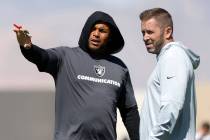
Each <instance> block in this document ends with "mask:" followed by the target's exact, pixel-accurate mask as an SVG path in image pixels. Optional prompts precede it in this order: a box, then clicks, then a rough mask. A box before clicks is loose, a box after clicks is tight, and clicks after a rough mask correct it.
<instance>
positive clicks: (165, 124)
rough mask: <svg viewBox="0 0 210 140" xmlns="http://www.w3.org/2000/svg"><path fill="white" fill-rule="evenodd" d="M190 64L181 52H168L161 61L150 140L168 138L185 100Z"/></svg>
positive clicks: (165, 139) (164, 139)
mask: <svg viewBox="0 0 210 140" xmlns="http://www.w3.org/2000/svg"><path fill="white" fill-rule="evenodd" d="M190 67H191V66H190V65H189V63H188V61H187V59H186V56H185V55H184V54H183V53H178V54H176V55H174V54H169V55H167V56H166V57H165V58H164V59H163V60H162V62H161V65H160V69H159V74H160V75H159V78H160V92H161V93H160V94H161V97H160V109H159V114H158V116H157V118H158V119H157V124H155V126H154V127H153V128H152V131H151V135H150V137H151V139H152V140H168V136H169V135H170V133H171V132H172V131H173V128H174V126H175V124H176V121H177V119H178V117H179V115H180V113H181V110H182V108H183V105H184V102H185V94H186V89H187V84H188V79H189V75H190Z"/></svg>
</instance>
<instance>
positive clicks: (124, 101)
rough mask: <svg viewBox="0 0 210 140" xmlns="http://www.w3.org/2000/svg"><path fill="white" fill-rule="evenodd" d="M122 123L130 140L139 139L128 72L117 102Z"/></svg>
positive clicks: (137, 120)
mask: <svg viewBox="0 0 210 140" xmlns="http://www.w3.org/2000/svg"><path fill="white" fill-rule="evenodd" d="M118 108H119V111H120V114H121V117H122V120H123V123H124V125H125V127H126V129H127V131H128V134H129V137H130V139H131V140H138V139H139V120H140V119H139V113H138V108H137V103H136V99H135V96H134V91H133V86H132V83H131V79H130V75H129V72H128V71H127V73H126V78H125V83H124V85H123V90H122V93H121V96H120V99H119V101H118Z"/></svg>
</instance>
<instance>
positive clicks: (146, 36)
mask: <svg viewBox="0 0 210 140" xmlns="http://www.w3.org/2000/svg"><path fill="white" fill-rule="evenodd" d="M143 40H144V41H147V40H149V36H148V34H146V33H145V34H144V36H143Z"/></svg>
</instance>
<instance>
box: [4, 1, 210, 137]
mask: <svg viewBox="0 0 210 140" xmlns="http://www.w3.org/2000/svg"><path fill="white" fill-rule="evenodd" d="M0 2H1V4H0V19H1V22H0V139H1V140H14V139H16V140H37V139H38V140H52V138H53V127H54V95H55V94H54V91H55V89H54V81H53V78H52V77H51V76H50V75H49V74H46V73H40V72H38V70H37V68H36V66H35V65H33V64H32V63H30V62H28V61H27V60H26V59H25V58H24V57H23V56H22V54H21V52H20V49H19V46H18V43H17V41H16V36H15V34H14V32H13V31H12V30H13V23H17V24H21V25H23V27H24V28H26V29H28V30H29V32H30V34H31V35H32V42H33V43H34V44H36V45H38V46H40V47H42V48H52V47H57V46H62V45H65V46H69V47H76V46H78V39H79V36H80V33H81V30H82V28H83V25H84V23H85V21H86V19H87V18H88V16H89V15H90V14H92V13H93V12H94V11H98V10H100V11H104V12H107V13H108V14H110V15H111V16H112V17H113V18H114V20H115V22H116V24H117V25H118V27H119V28H120V31H121V33H122V35H123V37H124V39H125V47H124V49H123V50H122V51H121V52H120V53H118V54H116V56H118V57H120V58H121V59H122V60H123V61H124V62H125V63H126V65H127V66H128V68H129V70H130V75H131V80H132V83H133V87H134V90H135V95H136V98H137V102H138V106H139V110H140V109H141V104H142V100H143V97H144V94H145V87H146V83H147V78H148V77H149V75H150V73H151V71H152V70H153V68H154V66H155V63H156V58H155V55H151V54H148V53H147V51H146V49H145V47H144V43H143V41H142V35H141V32H140V21H139V18H138V16H139V14H140V12H142V11H143V10H145V9H148V8H154V7H161V8H165V9H166V10H168V11H169V12H170V13H171V15H172V17H173V20H174V38H175V40H176V41H180V42H183V43H184V44H185V45H186V46H187V47H189V48H190V49H192V50H193V51H194V52H196V53H197V54H199V55H200V57H201V63H200V66H199V68H198V69H197V70H196V71H195V74H196V91H197V126H198V127H199V126H200V124H201V123H202V122H203V121H210V111H209V108H210V101H209V100H210V75H209V72H210V61H209V60H210V55H209V54H210V46H209V34H210V28H209V25H210V17H209V14H208V13H210V9H209V5H210V1H208V0H202V1H197V0H184V1H183V0H176V1H173V0H144V1H143V0H132V1H131V0H60V1H56V0H36V1H35V0H33V1H32V0H0ZM117 133H118V140H123V139H126V137H127V132H126V131H125V128H124V126H123V124H122V122H121V118H120V116H119V115H118V125H117Z"/></svg>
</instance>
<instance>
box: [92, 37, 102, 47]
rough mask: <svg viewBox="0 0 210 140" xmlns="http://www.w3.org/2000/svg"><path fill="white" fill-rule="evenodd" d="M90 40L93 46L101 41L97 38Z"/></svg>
mask: <svg viewBox="0 0 210 140" xmlns="http://www.w3.org/2000/svg"><path fill="white" fill-rule="evenodd" d="M90 41H91V44H93V45H94V46H99V45H100V42H101V41H100V40H99V39H91V40H90Z"/></svg>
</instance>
